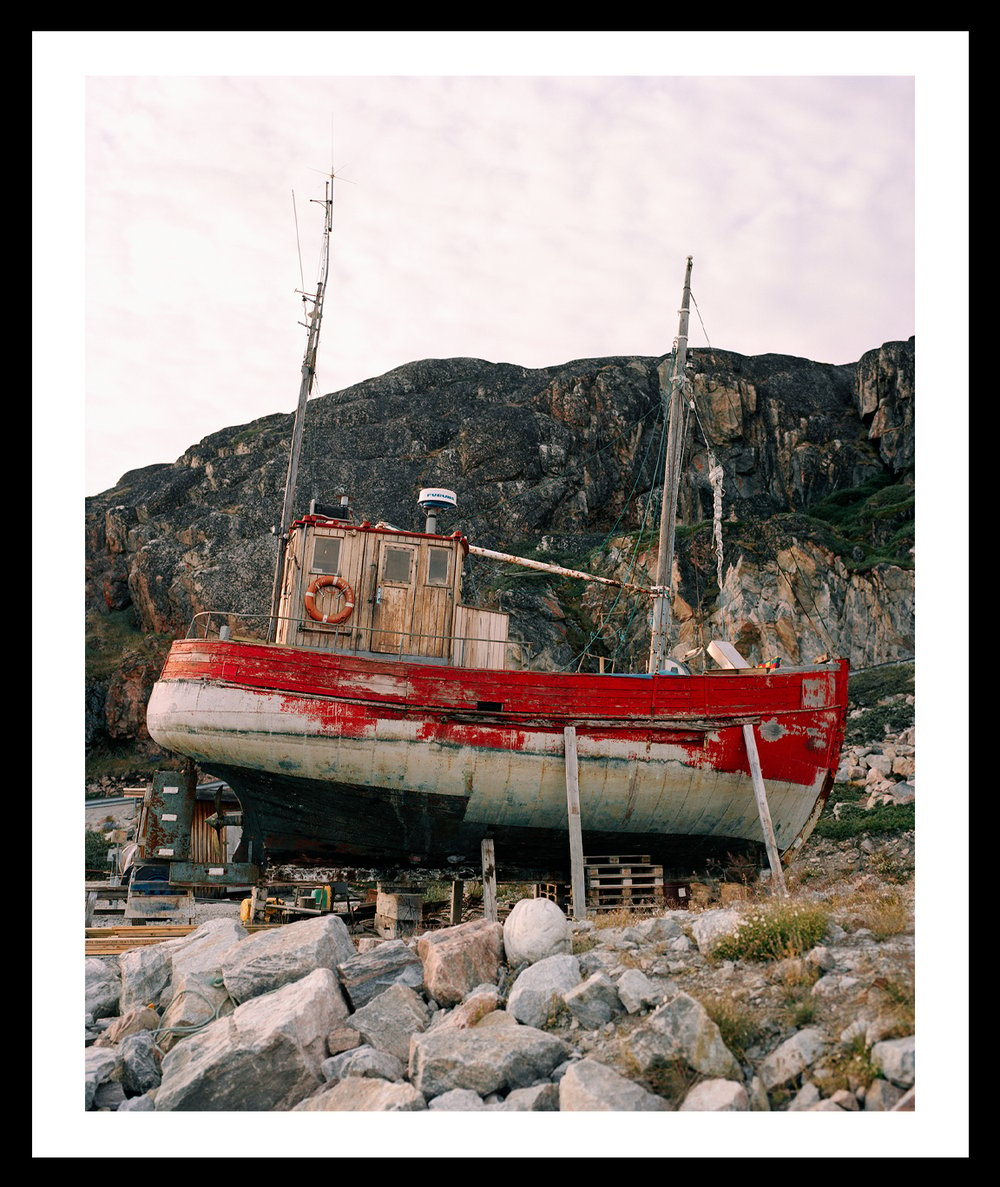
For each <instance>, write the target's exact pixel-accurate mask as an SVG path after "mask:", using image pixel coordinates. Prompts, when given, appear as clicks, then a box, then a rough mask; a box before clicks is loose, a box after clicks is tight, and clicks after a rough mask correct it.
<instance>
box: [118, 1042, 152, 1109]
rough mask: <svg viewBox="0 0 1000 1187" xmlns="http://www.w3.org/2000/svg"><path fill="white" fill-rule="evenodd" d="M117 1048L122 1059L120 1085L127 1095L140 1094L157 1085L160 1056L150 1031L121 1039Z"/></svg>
mask: <svg viewBox="0 0 1000 1187" xmlns="http://www.w3.org/2000/svg"><path fill="white" fill-rule="evenodd" d="M119 1050H120V1054H121V1060H122V1070H121V1077H122V1086H123V1087H124V1089H125V1092H126V1093H127V1095H128V1096H141V1095H142V1094H143V1093H146V1092H148V1091H149V1090H150V1088H156V1087H158V1086H159V1083H160V1080H161V1072H160V1060H161V1058H162V1056H161V1055H160V1052H159V1051H158V1050H157V1047H156V1041H155V1039H154V1038H153V1035H152V1033H151V1032H150V1031H148V1030H146V1031H141V1032H140V1033H139V1034H134V1035H129V1036H128V1037H127V1038H124V1039H122V1043H121V1047H120V1049H119Z"/></svg>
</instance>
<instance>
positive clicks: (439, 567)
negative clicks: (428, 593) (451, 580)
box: [427, 548, 450, 585]
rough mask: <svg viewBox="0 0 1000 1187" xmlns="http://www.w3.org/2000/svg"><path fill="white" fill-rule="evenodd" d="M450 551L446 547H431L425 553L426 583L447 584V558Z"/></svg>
mask: <svg viewBox="0 0 1000 1187" xmlns="http://www.w3.org/2000/svg"><path fill="white" fill-rule="evenodd" d="M449 557H450V553H449V552H448V549H447V548H431V549H429V550H428V554H427V584H428V585H447V584H448V560H449Z"/></svg>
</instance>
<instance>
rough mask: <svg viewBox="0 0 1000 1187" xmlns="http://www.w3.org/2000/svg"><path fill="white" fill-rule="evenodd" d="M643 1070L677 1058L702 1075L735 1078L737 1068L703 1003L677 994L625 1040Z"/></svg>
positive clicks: (670, 1062)
mask: <svg viewBox="0 0 1000 1187" xmlns="http://www.w3.org/2000/svg"><path fill="white" fill-rule="evenodd" d="M626 1043H627V1046H628V1050H629V1051H630V1052H631V1054H632V1055H633V1057H634V1058H635V1060H636V1062H637V1064H638V1066H639V1068H640V1069H641V1070H642V1071H643V1072H647V1071H651V1070H653V1069H654V1068H661V1067H670V1066H671V1065H673V1063H674V1062H675V1061H676V1060H678V1059H680V1060H682V1061H683V1062H684V1063H685V1064H686V1065H687V1066H688V1067H690V1068H692V1069H693V1070H694V1071H696V1072H700V1073H701V1074H702V1075H703V1076H713V1077H720V1078H722V1079H730V1080H731V1079H737V1078H739V1076H740V1067H739V1064H738V1063H737V1062H736V1059H735V1058H734V1056H733V1054H732V1052H731V1051H730V1050H729V1048H728V1047H727V1046H726V1045H725V1043H723V1041H722V1036H721V1034H720V1033H719V1028H718V1026H716V1024H715V1023H714V1022H713V1021H712V1020H711V1018H709V1016H708V1014H707V1012H706V1010H705V1008H704V1006H702V1005H701V1003H700V1002H698V1001H696V1000H695V999H694V998H693V997H690V996H689V995H688V994H686V993H678V994H676V995H675V996H674V997H672V998H671V999H670V1000H669V1001H667V1002H664V1003H663V1005H662V1006H659V1007H658V1008H657V1009H656V1010H655V1011H654V1012H653V1013H652V1014H650V1016H649V1018H648V1019H647V1020H646V1021H645V1023H644V1024H643V1025H642V1026H640V1027H639V1028H638V1029H637V1030H635V1031H634V1032H633V1033H632V1034H631V1035H630V1036H629V1037H628V1039H627V1040H626Z"/></svg>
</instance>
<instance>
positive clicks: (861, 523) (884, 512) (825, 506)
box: [809, 475, 916, 572]
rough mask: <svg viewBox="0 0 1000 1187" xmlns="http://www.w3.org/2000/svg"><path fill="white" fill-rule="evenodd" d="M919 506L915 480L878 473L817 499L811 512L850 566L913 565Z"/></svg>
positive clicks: (826, 541) (825, 539)
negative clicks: (894, 477)
mask: <svg viewBox="0 0 1000 1187" xmlns="http://www.w3.org/2000/svg"><path fill="white" fill-rule="evenodd" d="M915 506H916V498H915V494H914V487H913V485H912V483H910V482H907V481H902V482H891V481H890V479H889V478H888V476H886V475H879V476H878V477H875V478H872V479H870V480H869V481H868V482H866V483H863V484H862V485H861V486H855V487H850V488H848V489H847V490H840V491H836V492H835V493H834V494H832V495H828V496H827V497H826V498H825V499H821V500H820V501H819V502H817V503H814V504H813V506H812V507H811V508H810V509H809V518H810V520H811V521H812V522H813V523H814V524H816V525H817V527H824V528H826V531H825V532H824V533H823V543H824V544H826V545H827V547H829V548H831V550H832V551H834V552H836V553H837V554H838V555H839V556H840V557H841V559H842V560H843V562H844V564H845V565H846V566H847V568H848V569H850V570H852V571H854V572H864V571H867V570H868V569H871V568H873V567H874V566H875V565H878V564H890V565H898V566H899V567H900V568H906V569H910V568H912V567H913V557H912V555H911V550H912V548H913V545H914V540H915V534H914V533H915V526H914V516H915Z"/></svg>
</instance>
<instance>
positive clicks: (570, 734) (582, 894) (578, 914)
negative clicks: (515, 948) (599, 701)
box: [563, 725, 587, 919]
mask: <svg viewBox="0 0 1000 1187" xmlns="http://www.w3.org/2000/svg"><path fill="white" fill-rule="evenodd" d="M563 738H564V740H565V744H566V812H567V819H568V821H569V863H570V878H571V887H572V891H573V918H574V919H586V918H587V891H586V883H585V879H584V865H583V828H582V825H581V821H580V772H579V764H578V761H577V752H576V726H575V725H567V726H566V728H565V729H564V730H563Z"/></svg>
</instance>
